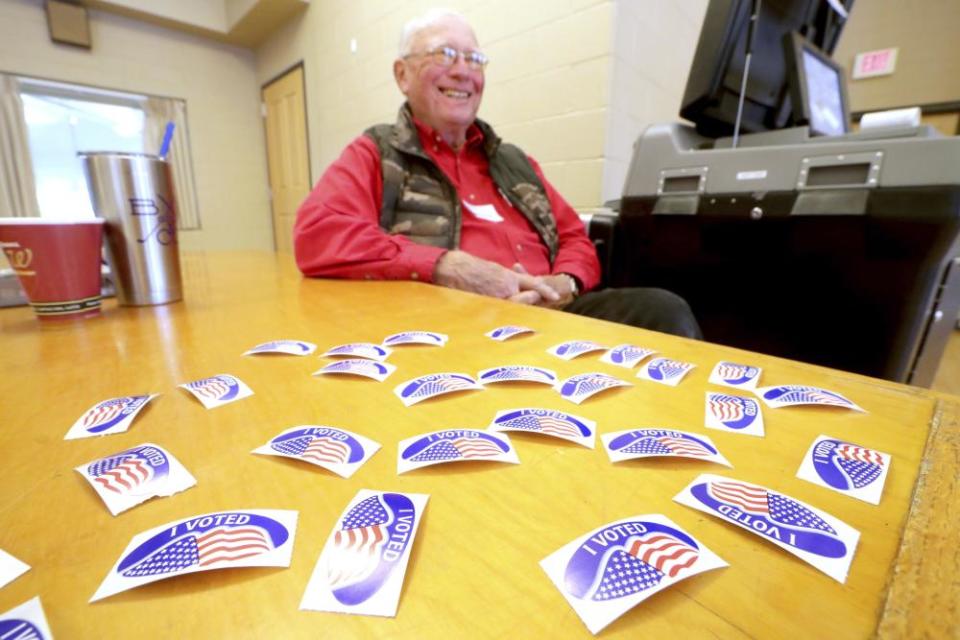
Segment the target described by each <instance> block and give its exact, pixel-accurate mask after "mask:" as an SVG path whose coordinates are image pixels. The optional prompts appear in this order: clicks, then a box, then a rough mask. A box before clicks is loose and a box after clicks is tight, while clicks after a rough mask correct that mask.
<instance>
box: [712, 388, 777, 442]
mask: <svg viewBox="0 0 960 640" xmlns="http://www.w3.org/2000/svg"><path fill="white" fill-rule="evenodd" d="M704 426H706V427H707V428H708V429H716V430H718V431H726V432H728V433H740V434H743V435H748V436H760V437H763V413H762V412H761V411H760V403H759V402H757V401H756V400H754V399H753V398H745V397H743V396H737V395H733V394H731V393H716V392H714V391H707V401H706V408H705V417H704Z"/></svg>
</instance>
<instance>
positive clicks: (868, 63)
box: [853, 48, 897, 80]
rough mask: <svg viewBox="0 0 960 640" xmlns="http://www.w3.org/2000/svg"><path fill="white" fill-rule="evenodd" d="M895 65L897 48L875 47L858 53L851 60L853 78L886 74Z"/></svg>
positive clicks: (891, 71)
mask: <svg viewBox="0 0 960 640" xmlns="http://www.w3.org/2000/svg"><path fill="white" fill-rule="evenodd" d="M896 66H897V49H896V48H892V49H877V50H876V51H865V52H864V53H858V54H857V57H856V58H855V59H854V61H853V78H854V80H859V79H860V78H872V77H874V76H888V75H890V74H891V73H893V70H894V69H895V68H896Z"/></svg>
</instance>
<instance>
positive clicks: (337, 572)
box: [300, 489, 429, 617]
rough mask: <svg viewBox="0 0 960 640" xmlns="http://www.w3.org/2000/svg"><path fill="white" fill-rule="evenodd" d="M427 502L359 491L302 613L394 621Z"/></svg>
mask: <svg viewBox="0 0 960 640" xmlns="http://www.w3.org/2000/svg"><path fill="white" fill-rule="evenodd" d="M428 498H429V496H427V495H424V494H419V493H393V492H386V491H371V490H369V489H362V490H360V491H359V492H358V493H357V495H356V496H354V498H353V500H351V501H350V504H349V505H347V508H346V509H345V510H344V512H343V514H342V515H341V516H340V519H339V520H337V524H336V525H335V526H334V528H333V531H332V532H331V533H330V537H329V538H327V543H326V544H325V545H324V547H323V551H322V552H321V553H320V557H319V558H318V559H317V564H316V565H315V566H314V569H313V574H312V575H311V576H310V582H309V583H308V584H307V589H306V591H305V592H304V594H303V599H302V600H301V602H300V609H301V610H311V611H334V612H339V613H354V614H361V615H374V616H390V617H393V616H395V615H396V614H397V606H398V604H399V601H400V591H401V589H402V588H403V579H404V576H405V574H406V572H407V563H408V562H409V560H410V552H411V549H412V548H413V541H414V539H415V538H416V535H417V529H418V528H419V526H420V521H421V520H422V519H423V512H424V510H425V509H426V506H427V499H428Z"/></svg>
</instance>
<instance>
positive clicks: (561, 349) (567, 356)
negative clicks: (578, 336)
mask: <svg viewBox="0 0 960 640" xmlns="http://www.w3.org/2000/svg"><path fill="white" fill-rule="evenodd" d="M605 349H606V347H605V346H603V345H602V344H597V343H596V342H593V341H592V340H568V341H567V342H561V343H560V344H555V345H553V346H552V347H550V348H549V349H547V353H549V354H550V355H552V356H557V357H558V358H562V359H563V360H573V359H574V358H576V357H577V356H582V355H583V354H585V353H590V352H591V351H603V350H605Z"/></svg>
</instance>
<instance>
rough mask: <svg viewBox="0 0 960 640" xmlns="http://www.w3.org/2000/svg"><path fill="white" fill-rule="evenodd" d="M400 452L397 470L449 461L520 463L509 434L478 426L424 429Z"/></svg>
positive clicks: (402, 446)
mask: <svg viewBox="0 0 960 640" xmlns="http://www.w3.org/2000/svg"><path fill="white" fill-rule="evenodd" d="M397 453H398V457H397V473H398V474H399V473H406V472H407V471H411V470H413V469H419V468H420V467H429V466H431V465H434V464H443V463H446V462H469V461H475V460H493V461H497V462H509V463H511V464H519V463H520V459H519V458H518V457H517V452H516V450H514V448H513V444H512V443H511V442H510V438H509V437H507V435H506V434H503V433H492V432H490V431H479V430H475V429H445V430H442V431H434V432H432V433H422V434H420V435H418V436H413V437H412V438H407V439H406V440H403V441H401V442H400V444H399V446H398V447H397Z"/></svg>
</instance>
